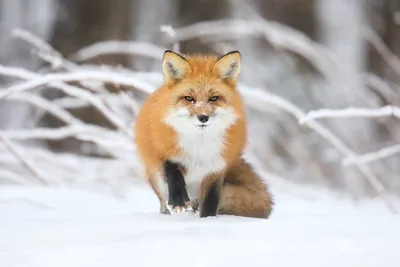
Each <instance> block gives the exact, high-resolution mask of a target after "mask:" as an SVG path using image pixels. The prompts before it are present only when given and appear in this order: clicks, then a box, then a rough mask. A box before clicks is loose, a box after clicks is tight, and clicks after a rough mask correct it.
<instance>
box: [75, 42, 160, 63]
mask: <svg viewBox="0 0 400 267" xmlns="http://www.w3.org/2000/svg"><path fill="white" fill-rule="evenodd" d="M164 51H165V48H162V47H159V46H156V45H153V44H149V43H144V42H132V41H129V42H127V41H125V42H124V41H104V42H99V43H95V44H93V45H90V46H87V47H85V48H82V49H81V50H79V51H78V52H76V53H75V54H74V55H73V56H72V59H74V60H76V61H85V60H88V59H91V58H94V57H97V56H101V55H106V54H130V55H141V56H146V57H150V58H153V59H157V60H160V58H161V57H162V55H163V53H164Z"/></svg>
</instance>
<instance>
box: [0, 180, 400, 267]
mask: <svg viewBox="0 0 400 267" xmlns="http://www.w3.org/2000/svg"><path fill="white" fill-rule="evenodd" d="M271 190H272V191H273V193H274V195H275V201H276V206H275V210H274V212H273V214H272V216H271V217H270V219H269V220H261V219H251V218H243V217H234V216H219V217H217V218H204V219H201V218H199V217H197V216H195V215H194V214H191V213H186V214H181V215H174V216H168V215H161V214H158V202H157V199H156V197H155V196H154V194H153V193H152V192H151V191H150V189H149V188H148V187H147V186H144V185H142V184H140V183H138V184H135V185H133V186H132V188H131V190H130V191H129V192H128V193H127V195H126V197H125V198H116V197H113V196H111V195H106V194H101V193H96V192H92V191H87V190H85V189H74V188H66V187H65V188H62V187H57V188H56V187H32V186H5V185H4V186H2V187H0V266H2V267H3V266H4V267H15V266H29V267H31V266H32V267H33V266H40V267H45V266H57V267H63V266H74V267H78V266H96V267H103V266H118V267H122V266H160V264H161V265H162V266H191V267H192V266H223V265H227V266H341V267H344V266H352V267H355V266H364V267H366V266H385V267H391V266H393V267H394V266H399V262H400V253H398V248H399V247H400V216H399V215H392V214H390V213H389V211H387V210H386V209H385V205H384V203H381V202H380V201H378V200H369V201H362V202H357V203H356V202H351V201H350V200H348V199H346V198H345V197H344V196H336V195H333V193H329V192H325V191H323V190H322V189H318V190H316V189H313V188H300V187H299V188H297V187H293V188H292V189H291V190H283V189H282V187H278V186H272V187H271ZM293 190H295V192H296V193H293V192H294V191H293Z"/></svg>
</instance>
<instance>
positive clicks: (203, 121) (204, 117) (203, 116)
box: [197, 115, 208, 123]
mask: <svg viewBox="0 0 400 267" xmlns="http://www.w3.org/2000/svg"><path fill="white" fill-rule="evenodd" d="M197 119H199V121H201V122H202V123H206V122H207V121H208V116H207V115H199V116H197Z"/></svg>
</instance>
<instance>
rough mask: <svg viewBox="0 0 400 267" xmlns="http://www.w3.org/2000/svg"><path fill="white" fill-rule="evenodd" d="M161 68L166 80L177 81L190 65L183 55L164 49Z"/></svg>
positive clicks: (187, 70)
mask: <svg viewBox="0 0 400 267" xmlns="http://www.w3.org/2000/svg"><path fill="white" fill-rule="evenodd" d="M162 69H163V72H164V77H165V79H166V80H167V81H179V80H181V79H182V78H183V77H185V75H186V74H187V73H188V72H189V71H190V65H189V62H188V61H187V60H186V59H185V58H184V57H183V56H181V55H179V54H178V53H175V52H173V51H171V50H166V51H165V52H164V56H163V59H162Z"/></svg>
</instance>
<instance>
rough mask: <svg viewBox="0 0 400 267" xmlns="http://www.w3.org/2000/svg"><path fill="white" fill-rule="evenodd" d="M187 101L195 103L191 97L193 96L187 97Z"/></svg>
mask: <svg viewBox="0 0 400 267" xmlns="http://www.w3.org/2000/svg"><path fill="white" fill-rule="evenodd" d="M185 99H186V100H187V101H189V102H193V101H194V98H193V97H191V96H185Z"/></svg>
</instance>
